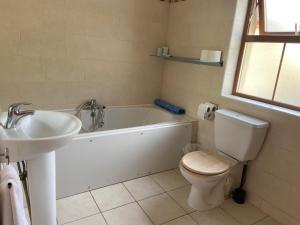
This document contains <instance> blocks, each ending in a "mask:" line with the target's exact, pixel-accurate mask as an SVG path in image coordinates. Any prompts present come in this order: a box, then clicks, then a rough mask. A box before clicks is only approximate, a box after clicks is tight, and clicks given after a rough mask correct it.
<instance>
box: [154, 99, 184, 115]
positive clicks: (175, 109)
mask: <svg viewBox="0 0 300 225" xmlns="http://www.w3.org/2000/svg"><path fill="white" fill-rule="evenodd" d="M154 104H155V105H157V106H159V107H161V108H163V109H166V110H168V111H170V112H172V113H175V114H178V115H183V114H185V109H183V108H181V107H179V106H176V105H172V104H170V103H168V102H166V101H164V100H161V99H155V100H154Z"/></svg>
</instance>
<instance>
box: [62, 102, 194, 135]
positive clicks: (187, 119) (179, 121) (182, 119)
mask: <svg viewBox="0 0 300 225" xmlns="http://www.w3.org/2000/svg"><path fill="white" fill-rule="evenodd" d="M106 108H107V109H119V108H152V109H156V110H159V111H161V112H163V113H166V114H169V115H171V116H172V117H173V118H174V121H166V122H160V123H153V124H149V125H141V126H135V127H126V128H119V129H113V130H105V131H94V132H87V133H80V134H77V135H76V136H75V137H74V138H73V140H80V139H85V138H94V137H99V136H107V135H113V134H122V133H128V132H141V131H146V130H153V129H157V128H164V127H172V126H181V125H188V124H193V123H195V122H197V121H198V120H197V119H196V118H193V117H191V116H189V115H186V114H184V115H177V114H172V113H171V112H169V111H166V110H164V109H162V108H160V107H158V106H156V105H153V104H142V105H126V106H106ZM59 111H60V112H66V113H68V112H76V108H75V109H63V110H59Z"/></svg>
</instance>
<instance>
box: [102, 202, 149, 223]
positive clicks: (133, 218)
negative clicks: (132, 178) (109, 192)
mask: <svg viewBox="0 0 300 225" xmlns="http://www.w3.org/2000/svg"><path fill="white" fill-rule="evenodd" d="M103 216H104V217H105V219H106V221H107V223H108V225H152V223H151V221H150V220H149V218H148V217H147V215H146V214H145V213H144V212H143V210H142V209H141V208H140V206H139V205H138V204H137V203H131V204H128V205H125V206H122V207H119V208H116V209H112V210H109V211H106V212H104V213H103Z"/></svg>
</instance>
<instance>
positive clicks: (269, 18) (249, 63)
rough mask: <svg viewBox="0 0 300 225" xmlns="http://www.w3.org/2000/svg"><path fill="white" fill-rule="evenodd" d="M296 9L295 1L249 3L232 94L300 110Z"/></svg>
mask: <svg viewBox="0 0 300 225" xmlns="http://www.w3.org/2000/svg"><path fill="white" fill-rule="evenodd" d="M299 9H300V1H299V0H285V1H278V0H249V5H248V13H247V17H246V23H245V27H244V34H243V40H242V45H241V49H240V53H239V59H238V66H237V70H236V77H235V82H234V88H233V95H236V96H240V97H244V98H248V99H254V100H258V101H261V102H266V103H269V104H273V105H278V106H281V107H285V108H290V109H294V110H298V111H300V34H299V31H300V13H299Z"/></svg>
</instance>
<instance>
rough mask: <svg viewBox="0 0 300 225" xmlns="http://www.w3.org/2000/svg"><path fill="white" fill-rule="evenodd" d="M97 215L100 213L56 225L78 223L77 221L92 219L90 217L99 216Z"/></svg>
mask: <svg viewBox="0 0 300 225" xmlns="http://www.w3.org/2000/svg"><path fill="white" fill-rule="evenodd" d="M99 214H101V213H95V214H91V215H88V216H84V217H82V218H80V219H76V220H72V221H68V222H66V223H62V224H60V223H57V224H59V225H68V224H70V223H74V222H77V221H79V220H83V219H86V218H89V217H92V216H96V215H99Z"/></svg>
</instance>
